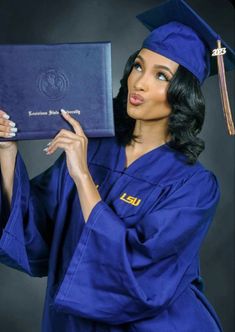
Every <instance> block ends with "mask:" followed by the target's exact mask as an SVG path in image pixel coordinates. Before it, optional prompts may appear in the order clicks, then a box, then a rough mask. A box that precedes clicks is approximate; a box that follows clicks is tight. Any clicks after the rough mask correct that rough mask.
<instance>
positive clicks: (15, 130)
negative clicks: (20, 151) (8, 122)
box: [10, 128, 18, 133]
mask: <svg viewBox="0 0 235 332" xmlns="http://www.w3.org/2000/svg"><path fill="white" fill-rule="evenodd" d="M10 131H11V132H14V133H16V132H17V131H18V129H17V128H10Z"/></svg>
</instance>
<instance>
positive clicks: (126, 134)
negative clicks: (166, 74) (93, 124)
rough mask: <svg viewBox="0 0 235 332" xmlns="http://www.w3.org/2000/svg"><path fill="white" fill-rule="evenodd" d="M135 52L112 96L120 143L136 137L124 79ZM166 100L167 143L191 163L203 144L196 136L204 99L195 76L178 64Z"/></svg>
mask: <svg viewBox="0 0 235 332" xmlns="http://www.w3.org/2000/svg"><path fill="white" fill-rule="evenodd" d="M139 52H140V50H138V51H136V52H135V53H133V54H132V55H131V56H130V57H129V59H128V61H127V63H126V66H125V69H124V73H123V77H122V79H121V81H120V84H121V86H120V89H119V92H118V94H117V96H116V97H115V98H114V99H113V106H114V120H115V130H116V137H117V140H118V142H119V143H120V144H121V145H124V146H125V145H128V144H130V142H131V140H135V141H136V140H137V136H135V135H134V134H133V131H134V127H135V119H132V118H131V117H130V116H129V115H128V114H127V95H128V88H127V79H128V76H129V74H130V72H131V70H132V68H133V64H134V61H135V58H136V56H137V55H138V53H139ZM167 100H168V103H169V105H170V106H171V114H170V116H169V123H168V130H169V134H170V136H171V140H170V141H169V142H168V145H169V146H170V147H171V148H173V149H175V150H178V151H180V152H182V153H183V154H184V155H185V156H186V157H187V158H186V162H187V163H188V164H194V163H195V162H196V160H197V158H198V156H199V155H200V153H201V152H202V151H203V150H204V148H205V144H204V141H203V140H202V139H201V138H199V137H197V135H198V134H199V133H200V131H201V129H202V125H203V122H204V117H205V101H204V97H203V94H202V92H201V86H200V83H199V81H198V79H197V78H196V77H195V76H194V75H193V74H192V73H191V72H190V71H188V70H187V69H186V68H184V67H183V66H181V65H179V67H178V69H177V71H176V73H175V74H174V76H173V78H172V79H171V81H170V83H169V88H168V90H167Z"/></svg>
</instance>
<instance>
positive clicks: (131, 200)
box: [120, 193, 141, 206]
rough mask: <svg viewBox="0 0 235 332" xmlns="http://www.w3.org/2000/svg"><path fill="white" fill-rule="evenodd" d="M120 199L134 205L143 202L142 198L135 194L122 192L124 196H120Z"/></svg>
mask: <svg viewBox="0 0 235 332" xmlns="http://www.w3.org/2000/svg"><path fill="white" fill-rule="evenodd" d="M120 199H121V200H122V201H124V202H126V203H128V204H131V205H134V206H138V205H139V204H140V202H141V199H140V198H137V197H133V196H127V194H126V193H124V194H122V196H120Z"/></svg>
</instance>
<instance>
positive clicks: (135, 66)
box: [133, 62, 142, 71]
mask: <svg viewBox="0 0 235 332" xmlns="http://www.w3.org/2000/svg"><path fill="white" fill-rule="evenodd" d="M133 68H135V69H136V70H137V71H141V70H142V67H141V65H140V64H139V63H138V62H135V63H134V65H133Z"/></svg>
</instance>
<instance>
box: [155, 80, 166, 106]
mask: <svg viewBox="0 0 235 332" xmlns="http://www.w3.org/2000/svg"><path fill="white" fill-rule="evenodd" d="M153 100H154V101H155V102H156V103H167V104H168V102H167V88H166V86H164V85H163V84H162V85H159V86H158V87H157V89H156V90H155V93H154V95H153Z"/></svg>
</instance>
